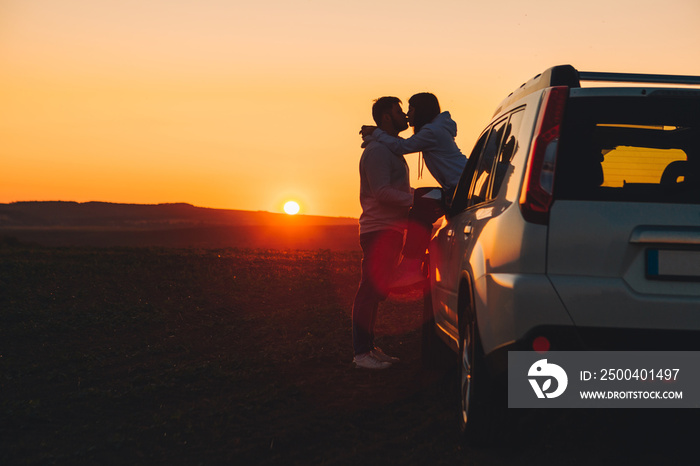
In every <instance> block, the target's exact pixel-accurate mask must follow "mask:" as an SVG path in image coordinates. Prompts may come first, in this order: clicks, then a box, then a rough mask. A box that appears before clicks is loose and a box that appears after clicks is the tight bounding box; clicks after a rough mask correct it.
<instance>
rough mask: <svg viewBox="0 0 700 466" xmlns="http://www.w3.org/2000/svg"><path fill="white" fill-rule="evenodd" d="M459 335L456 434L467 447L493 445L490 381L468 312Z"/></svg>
mask: <svg viewBox="0 0 700 466" xmlns="http://www.w3.org/2000/svg"><path fill="white" fill-rule="evenodd" d="M462 318H463V320H465V322H464V323H463V325H462V331H461V332H460V345H459V346H460V347H459V354H460V364H459V389H460V392H459V400H460V416H459V422H460V430H461V432H462V434H463V438H464V442H465V443H466V444H468V445H470V446H486V445H490V444H492V443H493V440H494V437H495V427H496V418H497V416H495V412H494V400H493V397H492V395H493V393H492V381H491V379H490V377H489V374H488V371H487V369H486V365H485V360H484V353H483V348H482V346H481V341H480V339H479V329H478V326H477V322H476V319H475V318H474V316H473V313H472V312H471V309H466V310H465V312H464V313H463V314H462Z"/></svg>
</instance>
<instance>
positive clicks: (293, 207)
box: [284, 201, 299, 215]
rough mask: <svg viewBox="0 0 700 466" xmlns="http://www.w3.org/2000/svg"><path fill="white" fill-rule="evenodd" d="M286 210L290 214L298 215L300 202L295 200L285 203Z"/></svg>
mask: <svg viewBox="0 0 700 466" xmlns="http://www.w3.org/2000/svg"><path fill="white" fill-rule="evenodd" d="M284 211H285V212H287V213H288V214H289V215H296V214H298V213H299V203H297V202H294V201H289V202H287V203H286V204H284Z"/></svg>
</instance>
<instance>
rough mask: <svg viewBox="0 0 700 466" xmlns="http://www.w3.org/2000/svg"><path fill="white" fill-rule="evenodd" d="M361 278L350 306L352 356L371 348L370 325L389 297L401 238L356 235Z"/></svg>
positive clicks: (383, 234)
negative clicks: (360, 261) (360, 263)
mask: <svg viewBox="0 0 700 466" xmlns="http://www.w3.org/2000/svg"><path fill="white" fill-rule="evenodd" d="M360 246H361V247H362V277H361V278H360V286H359V287H358V289H357V293H356V294H355V301H354V302H353V305H352V346H353V349H354V350H355V354H363V353H366V352H368V351H371V350H372V349H373V348H374V323H375V321H376V319H377V309H378V307H379V302H380V301H383V300H385V299H386V297H387V296H388V294H389V286H390V285H391V282H392V279H393V274H394V270H395V269H396V265H397V263H398V261H399V255H400V254H401V247H402V246H403V234H402V233H399V232H398V231H395V230H380V231H373V232H370V233H364V234H362V235H360Z"/></svg>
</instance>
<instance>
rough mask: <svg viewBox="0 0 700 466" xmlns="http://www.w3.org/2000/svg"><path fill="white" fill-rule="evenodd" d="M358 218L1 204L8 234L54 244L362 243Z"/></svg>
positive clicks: (0, 225) (0, 221)
mask: <svg viewBox="0 0 700 466" xmlns="http://www.w3.org/2000/svg"><path fill="white" fill-rule="evenodd" d="M357 225H358V224H357V219H355V218H348V217H322V216H312V215H295V216H290V215H286V214H276V213H271V212H263V211H258V212H252V211H244V210H228V209H209V208H204V207H195V206H193V205H190V204H184V203H182V204H157V205H147V204H115V203H107V202H84V203H78V202H63V201H52V202H13V203H10V204H0V237H4V238H13V239H16V240H18V241H20V242H33V243H38V244H41V245H46V246H170V247H205V248H219V247H251V248H268V249H319V248H320V249H336V250H338V249H341V250H347V249H349V250H353V249H357V248H358V238H357V231H358V227H357Z"/></svg>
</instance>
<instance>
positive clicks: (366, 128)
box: [360, 125, 377, 138]
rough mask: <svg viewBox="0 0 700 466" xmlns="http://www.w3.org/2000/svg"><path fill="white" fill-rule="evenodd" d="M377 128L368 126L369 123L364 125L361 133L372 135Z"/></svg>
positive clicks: (364, 135) (363, 135)
mask: <svg viewBox="0 0 700 466" xmlns="http://www.w3.org/2000/svg"><path fill="white" fill-rule="evenodd" d="M375 129H377V127H376V126H367V125H362V129H361V130H360V134H361V135H362V137H363V138H364V137H366V136H371V135H372V133H374V130H375Z"/></svg>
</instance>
